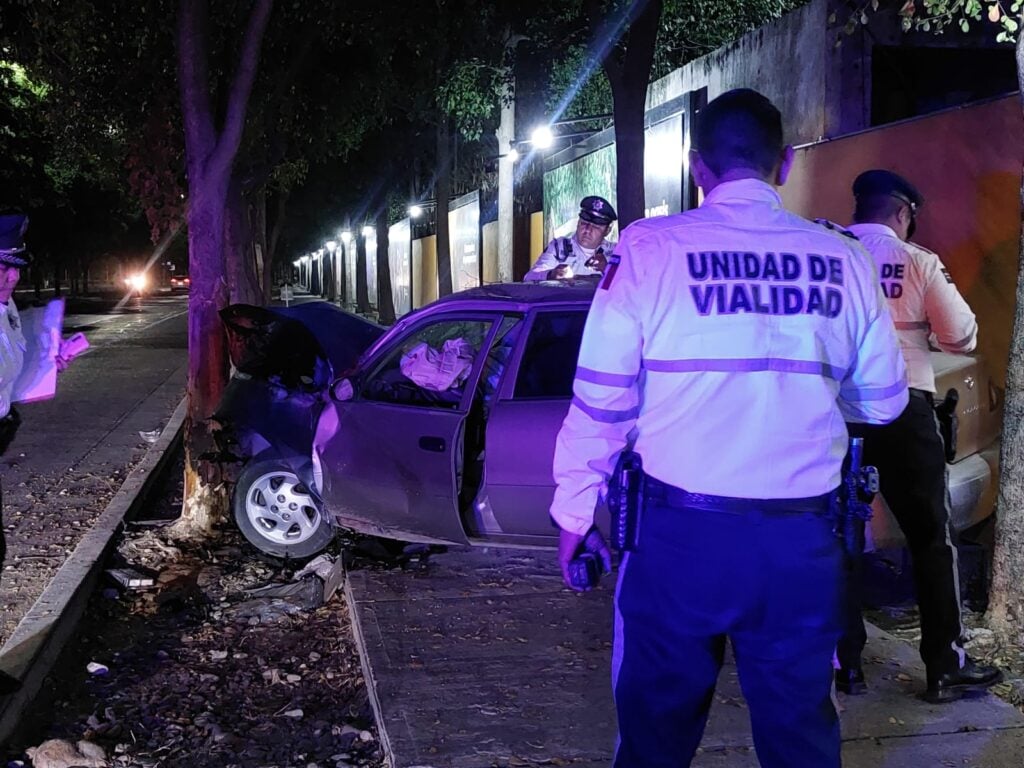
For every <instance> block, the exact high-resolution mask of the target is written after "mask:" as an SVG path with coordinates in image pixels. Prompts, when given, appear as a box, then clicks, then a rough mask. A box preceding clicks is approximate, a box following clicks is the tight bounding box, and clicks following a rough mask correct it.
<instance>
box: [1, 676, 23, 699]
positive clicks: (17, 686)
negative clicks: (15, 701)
mask: <svg viewBox="0 0 1024 768" xmlns="http://www.w3.org/2000/svg"><path fill="white" fill-rule="evenodd" d="M20 690H21V681H20V680H19V679H18V678H16V677H11V676H10V675H8V674H7V673H6V672H0V696H10V695H11V694H12V693H16V692H17V691H20Z"/></svg>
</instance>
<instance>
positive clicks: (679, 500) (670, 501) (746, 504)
mask: <svg viewBox="0 0 1024 768" xmlns="http://www.w3.org/2000/svg"><path fill="white" fill-rule="evenodd" d="M644 490H645V493H644V499H645V501H651V502H655V503H658V504H665V505H667V506H670V507H689V508H690V509H704V510H709V511H712V512H734V513H747V512H767V513H770V514H802V513H808V512H809V513H813V514H822V515H824V514H830V513H831V511H832V505H833V503H834V501H835V498H836V493H835V492H834V491H833V492H832V493H823V494H822V495H821V496H805V497H803V498H799V499H744V498H739V497H737V496H713V495H711V494H708V493H692V492H690V491H685V490H683V489H682V488H677V487H676V486H674V485H669V484H668V483H663V482H661V480H656V479H655V478H653V477H651V476H650V475H647V476H646V478H645V489H644Z"/></svg>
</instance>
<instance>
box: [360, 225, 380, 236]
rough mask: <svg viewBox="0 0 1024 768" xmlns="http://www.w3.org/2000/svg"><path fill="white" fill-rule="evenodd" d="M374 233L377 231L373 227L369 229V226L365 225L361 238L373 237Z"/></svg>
mask: <svg viewBox="0 0 1024 768" xmlns="http://www.w3.org/2000/svg"><path fill="white" fill-rule="evenodd" d="M376 232H377V230H376V229H374V228H373V227H371V226H370V225H369V224H367V225H366V226H365V227H363V237H373V235H374V234H375V233H376Z"/></svg>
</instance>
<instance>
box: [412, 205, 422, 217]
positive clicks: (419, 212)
mask: <svg viewBox="0 0 1024 768" xmlns="http://www.w3.org/2000/svg"><path fill="white" fill-rule="evenodd" d="M409 215H410V216H411V217H412V218H414V219H418V218H419V217H420V216H422V215H423V209H422V208H420V206H418V205H410V206H409Z"/></svg>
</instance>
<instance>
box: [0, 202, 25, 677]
mask: <svg viewBox="0 0 1024 768" xmlns="http://www.w3.org/2000/svg"><path fill="white" fill-rule="evenodd" d="M27 228H28V217H27V216H25V215H24V214H21V213H14V214H8V215H0V455H3V454H4V453H5V452H6V450H7V447H8V446H9V445H10V443H11V440H13V439H14V435H15V433H16V432H17V431H18V425H19V424H20V423H21V419H20V418H19V416H18V412H17V411H16V410H15V409H14V407H13V406H12V404H11V392H12V390H13V388H14V382H15V380H16V379H17V378H18V375H19V374H20V373H21V367H22V365H23V363H24V357H25V337H24V335H23V334H22V332H21V319H20V318H19V316H18V310H17V308H16V307H15V306H14V299H13V298H12V296H13V294H14V288H15V286H16V285H17V284H18V280H19V279H20V277H21V270H22V269H23V268H24V267H26V266H28V263H29V256H28V252H27V250H26V249H25V240H24V237H25V230H26V229H27ZM6 553H7V542H6V539H5V537H4V529H3V500H2V496H0V571H2V568H3V561H4V556H5V555H6ZM20 687H21V686H20V683H19V682H18V680H16V679H15V678H13V677H11V676H10V675H8V674H7V673H5V672H2V671H0V695H5V694H9V693H13V692H14V691H16V690H18V688H20Z"/></svg>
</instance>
